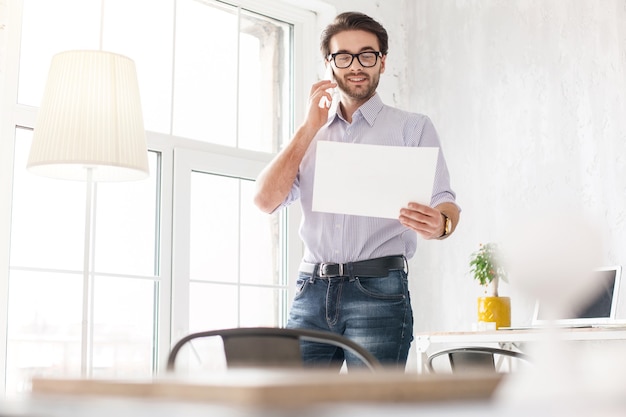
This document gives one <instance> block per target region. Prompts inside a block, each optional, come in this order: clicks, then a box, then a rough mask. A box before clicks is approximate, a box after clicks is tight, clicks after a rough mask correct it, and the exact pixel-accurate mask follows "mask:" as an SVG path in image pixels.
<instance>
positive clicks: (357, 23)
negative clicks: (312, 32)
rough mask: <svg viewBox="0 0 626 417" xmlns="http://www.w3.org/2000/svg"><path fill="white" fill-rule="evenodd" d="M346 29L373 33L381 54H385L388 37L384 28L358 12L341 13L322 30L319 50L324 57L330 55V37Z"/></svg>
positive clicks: (387, 46)
mask: <svg viewBox="0 0 626 417" xmlns="http://www.w3.org/2000/svg"><path fill="white" fill-rule="evenodd" d="M346 30H364V31H366V32H370V33H373V34H374V35H376V37H377V38H378V46H379V47H380V52H382V53H383V55H387V50H388V48H389V37H388V36H387V31H386V30H385V28H384V27H383V26H382V25H381V24H380V23H378V22H377V21H375V20H374V19H372V18H371V17H369V16H367V15H365V14H363V13H359V12H345V13H341V14H340V15H338V16H337V17H335V20H334V21H333V22H332V23H331V24H330V25H328V26H326V29H324V30H323V31H322V35H321V41H320V50H321V51H322V55H323V56H324V58H326V57H327V56H328V55H330V38H332V37H333V36H335V35H336V34H338V33H339V32H343V31H346Z"/></svg>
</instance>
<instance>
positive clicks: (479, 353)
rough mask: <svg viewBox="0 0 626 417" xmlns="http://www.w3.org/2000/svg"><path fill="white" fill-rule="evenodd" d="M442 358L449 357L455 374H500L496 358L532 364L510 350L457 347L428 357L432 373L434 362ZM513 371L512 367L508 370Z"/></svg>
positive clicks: (525, 357)
mask: <svg viewBox="0 0 626 417" xmlns="http://www.w3.org/2000/svg"><path fill="white" fill-rule="evenodd" d="M441 356H447V360H448V363H449V365H450V369H451V370H452V372H454V373H460V372H491V373H493V372H498V371H499V369H498V367H497V366H496V360H495V358H496V357H507V358H512V359H516V360H522V361H524V362H529V363H531V362H532V361H531V359H530V357H529V356H528V355H526V354H524V353H521V352H515V351H512V350H508V349H499V348H491V347H486V346H473V347H455V348H450V349H445V350H441V351H439V352H435V353H433V354H432V355H430V356H429V357H428V361H427V363H426V366H427V367H428V370H429V371H430V372H431V373H435V372H436V371H435V366H434V361H435V359H436V358H438V357H441ZM508 370H511V367H509V368H508Z"/></svg>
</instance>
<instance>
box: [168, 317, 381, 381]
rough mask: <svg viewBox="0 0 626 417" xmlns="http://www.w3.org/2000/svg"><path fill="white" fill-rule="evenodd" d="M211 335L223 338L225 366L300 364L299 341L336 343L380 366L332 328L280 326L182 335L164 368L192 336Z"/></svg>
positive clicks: (374, 366) (369, 364)
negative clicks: (333, 331) (329, 330)
mask: <svg viewBox="0 0 626 417" xmlns="http://www.w3.org/2000/svg"><path fill="white" fill-rule="evenodd" d="M214 336H219V337H221V338H222V341H223V345H224V355H225V357H226V364H227V367H228V368H242V367H247V368H259V367H261V368H294V367H302V366H303V362H302V355H301V351H300V342H301V341H309V342H316V343H325V344H330V345H333V346H337V347H339V348H341V349H344V350H347V351H349V352H351V353H353V354H354V355H356V356H357V357H358V358H360V359H361V361H363V363H364V365H365V366H367V367H368V368H369V369H370V370H372V371H375V370H377V369H380V368H382V365H381V364H380V362H379V361H378V360H377V359H376V358H375V357H374V356H373V355H372V354H371V353H370V352H369V351H368V350H367V349H365V348H363V347H362V346H361V345H359V344H358V343H355V342H354V341H352V340H350V339H348V338H346V337H343V336H341V335H338V334H335V333H332V332H326V331H317V330H309V329H286V328H279V327H238V328H232V329H221V330H209V331H205V332H198V333H192V334H189V335H187V336H185V337H183V338H182V339H180V340H179V341H178V342H177V343H176V344H175V345H174V347H173V348H172V350H171V351H170V354H169V357H168V359H167V369H168V370H169V371H173V370H174V368H175V362H176V357H177V355H178V353H179V351H180V349H181V348H182V347H183V346H184V345H186V344H187V343H189V342H190V341H192V340H195V339H199V338H207V337H214Z"/></svg>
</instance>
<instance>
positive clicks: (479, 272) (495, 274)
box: [469, 243, 511, 329]
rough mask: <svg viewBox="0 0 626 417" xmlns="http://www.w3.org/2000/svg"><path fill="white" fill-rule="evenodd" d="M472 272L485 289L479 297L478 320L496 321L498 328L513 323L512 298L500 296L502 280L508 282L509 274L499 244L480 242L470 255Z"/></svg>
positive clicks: (480, 321) (485, 321)
mask: <svg viewBox="0 0 626 417" xmlns="http://www.w3.org/2000/svg"><path fill="white" fill-rule="evenodd" d="M469 266H470V272H471V273H472V275H473V277H474V279H475V280H476V281H478V283H479V284H480V285H481V287H483V289H484V294H485V295H484V296H482V297H478V322H479V323H495V326H496V329H498V328H500V327H508V326H510V325H511V299H510V298H509V297H500V296H499V294H498V286H499V284H500V280H502V281H504V282H506V280H507V274H506V271H505V270H504V268H503V267H502V265H501V263H500V260H499V252H498V246H497V245H496V244H495V243H486V244H484V245H483V244H482V243H481V244H480V247H479V249H478V250H477V251H476V252H474V253H472V255H471V257H470V262H469Z"/></svg>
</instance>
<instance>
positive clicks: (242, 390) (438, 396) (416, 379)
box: [32, 370, 502, 407]
mask: <svg viewBox="0 0 626 417" xmlns="http://www.w3.org/2000/svg"><path fill="white" fill-rule="evenodd" d="M501 379H502V376H501V375H451V374H448V375H435V374H432V375H419V374H409V373H404V372H395V371H388V372H382V373H380V372H379V373H371V372H366V371H363V372H350V373H343V374H339V373H336V372H332V373H330V372H328V371H311V370H300V371H265V370H241V371H239V370H237V371H232V370H231V371H228V372H224V373H219V374H210V375H205V376H202V377H195V378H191V377H180V376H176V375H168V376H164V377H159V378H155V379H152V380H103V379H52V378H35V379H33V381H32V395H33V396H35V397H36V396H40V395H48V396H50V395H53V396H81V397H86V396H97V397H127V398H154V399H163V400H167V401H171V400H175V401H187V402H213V403H234V404H238V405H250V406H281V407H282V406H302V405H306V404H319V403H336V402H375V403H381V402H382V403H384V402H394V403H397V402H407V403H409V402H438V401H446V400H478V399H482V400H485V399H489V398H490V397H491V395H492V394H493V392H494V391H495V389H496V388H497V386H498V384H499V383H500V381H501Z"/></svg>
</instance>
